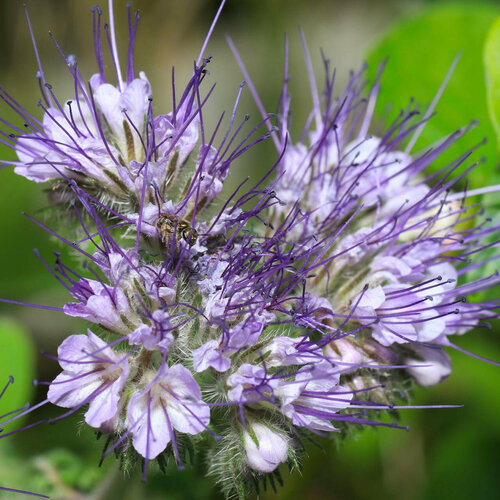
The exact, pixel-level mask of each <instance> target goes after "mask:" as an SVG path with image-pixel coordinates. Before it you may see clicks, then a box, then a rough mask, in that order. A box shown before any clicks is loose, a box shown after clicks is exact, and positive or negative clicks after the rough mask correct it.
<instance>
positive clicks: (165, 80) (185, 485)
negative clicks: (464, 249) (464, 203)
mask: <svg viewBox="0 0 500 500" xmlns="http://www.w3.org/2000/svg"><path fill="white" fill-rule="evenodd" d="M26 3H27V5H28V9H29V12H30V15H31V18H32V23H33V26H34V31H35V34H36V37H37V42H38V47H39V50H40V54H41V57H42V59H43V62H44V69H45V72H46V75H47V79H48V81H49V82H50V83H51V84H52V85H53V86H54V88H55V91H56V93H57V95H58V96H60V97H61V98H62V99H64V98H65V97H67V96H70V95H71V85H72V83H71V80H70V78H69V75H68V74H67V73H66V72H65V71H64V67H63V64H62V61H61V59H60V58H59V56H58V55H57V52H56V50H55V49H54V47H53V45H52V43H51V41H50V39H49V37H48V34H47V32H48V30H49V29H50V30H52V31H53V33H54V34H55V36H56V38H57V40H58V42H59V43H60V44H61V46H62V48H63V50H65V51H66V52H67V53H72V54H76V55H77V58H78V62H79V65H80V68H81V70H82V73H83V74H85V75H89V76H90V75H91V74H92V73H93V72H94V71H95V63H94V58H93V46H92V43H91V40H92V38H91V32H92V17H91V13H90V8H91V7H92V6H93V4H94V3H95V2H94V1H93V0H92V1H88V0H78V1H76V0H71V1H70V0H36V1H35V0H31V1H30V0H28V1H27V2H26ZM218 3H219V2H218V0H213V1H208V0H183V1H182V2H181V1H175V0H136V2H135V3H134V7H136V8H139V9H140V11H141V22H140V28H139V34H138V38H137V45H136V69H143V70H144V71H145V72H146V74H147V75H148V77H149V79H150V81H151V83H152V85H153V90H154V97H155V106H156V109H157V112H158V111H161V112H168V111H169V110H170V102H171V101H170V99H171V91H170V72H171V67H172V66H175V70H176V77H177V82H178V84H179V85H182V83H183V82H185V80H186V78H187V77H188V76H189V74H190V72H191V70H192V65H193V61H194V60H195V59H196V58H197V55H198V52H199V50H200V47H201V44H202V42H203V39H204V37H205V34H206V32H207V30H208V27H209V25H210V23H211V20H212V18H213V16H214V15H215V12H216V10H217V7H218ZM125 5H126V2H125V1H122V0H115V10H116V18H117V25H118V40H119V44H120V46H121V48H122V51H124V50H125V48H126V41H127V37H126V9H125ZM101 6H102V7H103V10H106V5H103V4H102V5H101ZM499 15H500V4H499V3H498V2H486V1H479V0H470V1H468V2H465V1H463V2H456V1H455V2H447V1H446V2H445V1H437V0H436V1H424V0H387V1H381V0H380V1H376V0H364V1H362V0H350V1H340V0H338V1H333V0H229V1H228V4H227V6H226V8H225V10H224V12H223V15H222V18H221V20H220V22H219V24H218V26H217V28H216V30H215V33H214V35H213V37H212V39H211V41H210V44H209V47H208V51H207V53H209V54H211V55H213V56H214V59H213V61H212V63H211V64H210V66H211V67H210V71H211V77H210V79H211V81H212V82H217V87H216V90H215V94H214V98H213V100H212V103H211V105H210V107H209V113H208V115H206V116H207V121H208V122H210V121H211V120H215V119H216V118H217V117H218V115H219V114H220V112H221V111H222V110H223V109H229V108H231V107H232V99H233V96H235V95H236V93H237V90H238V86H239V83H240V81H241V80H242V79H243V77H242V76H241V73H240V71H239V69H238V66H237V64H236V63H235V61H234V58H233V57H232V55H231V52H230V50H229V48H228V46H227V42H226V40H225V35H226V34H229V35H230V36H231V37H232V39H233V41H234V43H235V44H236V46H237V47H238V48H239V50H240V52H241V55H242V57H243V59H244V60H245V62H246V64H247V67H248V70H249V72H250V74H251V75H252V77H253V80H254V83H255V85H256V87H257V88H258V89H259V93H260V95H261V97H262V99H263V101H264V103H265V106H266V108H267V109H268V110H269V111H270V112H272V111H275V110H276V106H277V102H278V98H279V93H280V84H281V78H282V67H283V42H284V33H285V32H288V34H289V37H290V55H291V60H290V72H291V75H292V80H291V91H292V93H293V95H294V98H293V109H294V115H293V127H292V128H293V129H294V130H295V131H296V132H297V134H298V133H299V131H300V129H301V126H302V124H303V121H304V117H305V115H306V114H307V112H308V110H309V109H310V106H311V102H310V98H309V93H308V86H307V80H306V77H307V75H306V69H305V65H304V61H303V57H302V53H301V49H300V39H299V33H298V29H299V27H301V28H303V30H304V32H305V35H306V37H307V40H308V44H309V47H310V50H311V54H312V57H313V63H314V66H315V68H316V70H317V75H318V81H319V82H321V79H322V77H323V73H322V61H321V57H320V51H319V50H320V48H321V49H322V50H323V51H324V53H325V54H326V56H327V57H328V58H329V60H330V61H331V65H332V67H336V68H337V82H338V86H339V87H338V88H339V89H340V88H342V85H343V84H344V83H345V82H346V80H347V78H348V74H349V70H351V69H357V68H359V66H360V65H361V64H362V63H363V62H365V61H366V62H368V65H369V67H368V72H367V75H368V77H373V75H374V73H375V70H376V68H377V65H378V64H379V63H380V62H382V61H383V60H385V59H387V67H386V70H385V72H384V77H383V79H382V88H381V95H380V100H379V104H378V106H377V111H376V116H375V120H374V124H373V130H372V132H373V133H376V132H377V130H382V129H383V127H384V124H387V123H388V121H389V120H390V119H391V117H393V116H395V113H397V112H398V111H399V110H400V109H401V108H403V107H406V105H407V104H408V102H409V99H410V98H413V99H414V100H415V102H416V103H417V105H418V106H419V107H420V108H422V109H425V107H426V106H427V105H428V104H429V102H430V101H431V100H432V98H433V96H434V95H435V93H436V92H437V89H438V87H439V85H440V82H441V80H442V79H443V78H444V76H445V74H446V72H447V70H448V68H449V66H450V65H451V63H452V60H453V59H454V58H455V57H456V56H457V54H459V53H460V54H461V59H460V62H459V64H458V67H457V69H456V71H455V74H454V76H453V78H452V80H451V82H450V83H449V85H448V87H447V90H446V92H445V94H444V96H443V98H442V99H441V103H440V105H439V106H438V114H437V115H436V117H434V118H433V119H432V120H431V122H430V123H429V124H428V125H427V126H426V128H425V131H424V133H423V134H422V138H421V140H420V145H421V146H422V147H423V146H424V145H425V144H429V143H431V142H433V141H435V140H437V139H439V138H440V137H442V136H443V135H445V134H448V133H451V132H452V131H454V130H455V129H457V128H458V127H460V126H462V125H465V124H467V123H469V122H470V121H471V120H472V119H479V120H480V124H479V126H478V127H476V129H475V130H473V131H472V132H471V133H470V134H469V135H468V136H467V137H466V138H465V139H464V140H463V141H461V143H460V145H459V146H458V149H455V152H456V153H458V152H459V151H461V152H463V151H464V150H465V149H467V148H469V147H472V146H473V145H474V144H476V143H477V142H479V141H481V139H482V138H483V137H485V136H487V137H488V138H489V141H488V143H487V144H486V145H485V146H483V147H482V148H480V150H479V151H478V152H477V153H476V159H477V160H479V159H483V160H482V163H481V165H480V166H479V167H478V168H477V169H476V170H475V171H474V172H473V173H472V174H471V175H470V178H469V181H470V184H471V186H472V187H480V186H481V185H484V183H485V182H488V183H492V182H497V183H498V182H499V179H500V174H499V172H498V163H499V155H498V147H497V141H496V138H495V134H494V130H493V127H492V124H491V121H490V117H489V114H488V109H487V104H486V83H485V72H484V65H483V47H484V42H485V37H486V35H487V33H488V29H489V27H490V25H491V24H492V23H493V21H494V20H495V18H496V17H497V16H499ZM0 68H1V70H0V84H1V86H2V87H3V88H5V89H6V90H7V91H9V92H10V93H12V94H13V95H15V97H16V99H17V100H18V101H20V102H21V103H23V104H24V105H25V106H26V107H27V109H29V110H30V111H32V112H33V113H35V114H37V115H40V109H39V108H37V105H36V103H37V100H38V85H37V82H36V79H35V73H36V61H35V58H34V54H33V50H32V47H31V40H30V38H29V33H28V29H27V25H26V20H25V17H24V13H23V2H22V1H17V0H6V1H3V2H0ZM228 97H229V100H228ZM240 109H241V113H242V114H244V113H246V112H249V113H250V114H251V115H252V119H253V120H254V121H255V122H256V121H257V120H258V113H257V111H256V109H255V105H254V104H253V101H252V99H251V97H250V94H249V92H246V93H245V95H244V98H243V100H242V102H241V108H240ZM0 113H1V114H0V116H1V117H3V118H5V119H8V120H11V119H15V118H14V117H13V116H12V114H11V113H10V112H9V110H8V108H7V107H6V106H5V105H2V106H0ZM0 152H1V154H0V158H2V159H6V160H8V159H13V158H14V154H13V152H12V151H10V150H8V149H6V148H4V147H2V146H0ZM275 158H276V155H275V152H274V151H273V149H272V147H271V145H263V146H261V147H259V148H258V150H257V151H255V152H253V153H252V154H250V155H248V157H247V159H246V160H244V161H243V162H242V163H240V165H239V166H237V167H236V168H235V172H234V173H233V180H234V181H236V180H237V178H238V176H243V175H248V174H249V175H251V176H253V177H254V178H258V176H259V175H260V174H261V173H262V172H263V171H264V170H265V169H266V168H267V167H269V165H270V164H271V163H272V162H273V161H274V159H275ZM452 158H453V151H452V152H450V153H449V156H448V157H445V158H444V159H443V160H442V161H443V162H444V161H449V160H451V159H452ZM238 169H239V170H238ZM484 202H485V204H486V205H487V206H488V207H489V209H490V210H491V213H492V216H493V217H494V218H498V206H500V205H499V202H498V200H497V199H495V196H490V197H487V198H486V199H485V200H484ZM47 205H48V200H47V196H46V193H45V192H44V189H43V186H40V185H34V184H33V183H30V182H29V181H27V180H25V179H23V178H21V177H18V176H15V175H14V174H13V172H12V169H11V168H6V169H5V170H3V171H2V172H0V238H1V239H0V241H1V244H0V297H2V298H8V299H15V300H23V301H27V302H32V303H36V304H49V305H54V306H60V305H62V304H63V303H64V302H65V301H67V299H68V297H67V296H66V295H65V293H64V291H63V290H61V287H59V286H58V284H57V282H56V281H55V280H54V279H53V278H51V276H50V275H49V273H48V272H47V270H46V269H45V268H44V266H43V264H42V263H41V262H40V261H39V260H38V259H37V258H36V257H35V255H34V253H33V249H34V248H37V249H39V250H40V252H41V253H42V255H43V256H44V257H45V258H47V259H48V261H49V262H52V260H53V256H52V254H51V252H52V251H54V250H56V251H58V250H61V248H60V247H59V245H58V244H57V242H56V241H54V240H51V239H50V238H49V236H48V235H47V234H46V233H44V232H43V231H42V230H41V229H39V228H37V227H36V226H35V225H34V224H33V223H31V222H30V221H29V220H27V219H26V218H25V217H24V216H23V215H22V212H23V211H24V212H27V213H30V214H32V215H35V216H43V212H44V209H45V207H47ZM492 266H493V267H490V269H489V272H491V271H493V270H494V265H493V264H492ZM490 296H491V297H492V298H498V296H499V290H498V289H497V290H493V291H492V292H491V295H490ZM84 328H85V325H84V324H83V323H80V322H78V321H76V320H71V319H69V318H65V317H64V316H63V315H61V314H59V313H55V312H47V311H43V310H35V309H27V308H22V307H16V306H10V305H6V304H0V385H1V384H2V383H3V381H6V380H7V377H8V375H9V374H12V375H14V376H15V378H16V382H15V384H14V385H13V386H12V387H9V389H8V391H7V393H6V394H5V395H4V397H3V398H2V400H1V401H0V414H1V413H3V412H5V411H7V410H10V409H12V408H13V407H15V406H21V405H23V404H24V403H25V402H26V401H28V400H31V401H34V400H42V399H43V398H44V391H45V388H44V386H40V387H38V388H35V387H33V386H32V385H31V379H34V378H36V379H39V380H50V379H51V378H53V377H54V376H55V374H56V373H57V372H58V367H57V364H56V363H55V362H54V361H52V360H50V359H49V358H48V357H47V356H44V355H42V354H41V352H48V353H54V352H55V351H56V349H57V345H58V344H59V343H60V342H61V340H62V339H63V338H64V337H65V336H66V335H68V334H71V333H78V332H81V331H83V329H84ZM499 331H500V329H499V326H498V324H497V325H493V328H492V329H491V330H484V331H474V332H472V333H470V334H469V335H467V336H465V337H463V338H460V339H458V341H457V342H458V343H459V344H460V345H461V346H462V347H464V348H466V349H468V350H470V351H473V352H475V353H478V354H482V355H484V356H487V357H489V358H492V359H496V360H500V335H499ZM451 354H452V357H453V364H454V371H453V373H452V375H451V376H450V377H449V379H448V380H447V381H446V382H444V383H443V384H441V385H440V386H438V387H434V388H431V389H425V390H421V389H419V390H416V391H415V398H414V401H415V403H416V404H438V403H448V404H454V403H458V404H463V405H464V407H463V408H459V409H452V410H451V409H448V410H407V411H402V412H401V422H402V423H403V424H405V425H406V424H408V425H410V427H411V431H410V432H405V431H397V430H392V429H379V430H373V429H367V430H365V431H364V432H362V433H361V434H360V435H359V436H358V437H357V438H356V439H351V440H348V441H345V442H343V443H340V444H339V443H336V442H333V441H332V442H328V441H324V442H322V443H321V444H322V448H317V449H316V448H312V449H310V450H309V456H308V457H307V458H306V459H305V460H304V470H303V474H302V475H299V474H297V473H296V474H295V475H293V476H289V475H288V473H287V472H285V471H284V472H283V476H284V480H285V486H284V488H281V489H280V491H279V495H280V498H282V499H284V500H285V499H286V500H288V499H290V500H292V499H296V498H304V499H307V500H309V499H311V500H312V499H332V500H352V499H361V500H364V499H370V500H371V499H373V500H377V499H409V500H418V499H438V498H439V499H462V498H463V499H465V498H467V499H475V498H481V499H490V498H491V499H494V498H499V497H500V417H499V415H500V390H499V388H500V368H498V367H495V366H492V365H489V364H486V363H483V362H481V361H478V360H475V359H473V358H471V357H468V356H465V355H463V354H460V353H458V352H455V353H451ZM57 414H58V413H57V409H54V408H52V409H47V410H42V411H41V412H39V413H38V417H40V416H47V415H50V416H54V415H57ZM34 418H35V417H33V419H34ZM30 421H32V420H29V419H28V420H25V422H24V423H29V422H30ZM82 421H83V418H82V414H78V415H74V416H73V417H71V418H69V419H67V420H65V421H62V422H59V423H57V424H56V425H54V426H43V427H38V428H34V429H31V430H28V431H26V432H23V433H21V434H19V435H16V436H13V437H12V438H9V439H6V440H2V441H0V485H3V486H10V487H18V488H27V489H32V490H35V491H39V492H42V493H48V494H50V495H51V497H52V498H55V499H59V500H77V499H87V500H91V499H92V500H98V499H103V500H104V499H106V500H107V499H114V498H116V499H122V498H123V499H132V498H133V499H136V498H144V499H153V500H154V499H163V498H165V499H167V498H168V499H169V500H176V499H179V500H180V499H185V500H187V499H195V500H197V499H218V498H219V493H218V491H217V489H216V488H215V487H214V486H213V484H212V482H211V480H210V479H206V478H204V477H203V474H202V470H203V464H202V463H196V464H193V466H192V467H190V468H188V470H187V471H184V472H178V471H176V470H171V471H170V474H169V475H168V476H167V477H165V476H163V475H161V474H159V473H157V472H155V470H154V468H152V470H151V474H150V479H149V481H148V483H147V484H143V483H141V482H140V481H139V478H138V477H136V476H134V474H132V477H130V478H125V477H123V475H122V473H121V472H119V471H117V470H116V469H115V466H114V464H113V462H114V460H113V459H108V461H106V462H105V463H104V464H103V466H102V467H101V468H97V462H98V459H99V454H100V451H101V446H102V444H103V443H101V442H98V443H97V444H96V442H95V436H94V434H93V432H92V431H91V430H90V429H89V428H88V427H85V426H83V425H80V423H81V422H82ZM2 495H3V496H2ZM0 497H1V498H22V495H21V496H15V497H14V496H13V495H9V494H2V493H0ZM261 497H264V498H268V499H270V498H275V494H274V493H273V492H267V493H264V494H263V495H261Z"/></svg>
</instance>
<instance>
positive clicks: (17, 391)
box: [0, 317, 35, 430]
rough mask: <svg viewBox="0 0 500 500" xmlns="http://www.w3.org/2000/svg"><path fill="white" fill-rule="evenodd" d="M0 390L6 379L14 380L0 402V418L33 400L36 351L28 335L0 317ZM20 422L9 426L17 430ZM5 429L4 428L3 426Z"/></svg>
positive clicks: (10, 321) (13, 322) (19, 327)
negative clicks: (10, 377) (11, 378)
mask: <svg viewBox="0 0 500 500" xmlns="http://www.w3.org/2000/svg"><path fill="white" fill-rule="evenodd" d="M0 345H1V348H0V387H1V388H2V389H3V387H4V386H5V384H6V383H7V381H8V379H9V376H11V375H12V376H13V377H14V384H12V385H10V386H9V387H8V388H7V390H6V391H5V394H4V395H3V396H2V399H0V415H4V414H5V413H8V412H10V411H12V410H15V409H17V408H20V407H22V406H24V405H25V404H26V403H27V402H29V401H30V400H31V398H32V396H33V384H32V381H33V378H34V374H35V349H34V346H33V341H32V339H31V337H30V335H29V333H28V332H27V331H26V330H25V329H24V328H23V327H22V326H21V325H19V323H17V322H15V321H14V320H13V319H8V318H1V317H0ZM21 423H22V419H19V420H16V421H15V422H14V423H13V424H11V425H10V426H8V429H9V430H12V428H17V427H20V426H21ZM6 428H7V426H6Z"/></svg>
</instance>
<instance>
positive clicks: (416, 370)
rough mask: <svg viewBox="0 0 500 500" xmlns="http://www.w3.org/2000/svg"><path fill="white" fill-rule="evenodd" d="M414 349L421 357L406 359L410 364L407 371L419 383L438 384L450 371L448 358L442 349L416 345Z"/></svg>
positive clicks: (422, 384) (425, 384) (424, 385)
mask: <svg viewBox="0 0 500 500" xmlns="http://www.w3.org/2000/svg"><path fill="white" fill-rule="evenodd" d="M415 351H416V353H417V354H418V355H419V356H420V357H421V358H422V359H421V360H420V359H407V360H406V364H407V365H410V368H408V372H409V373H410V375H412V377H413V378H414V379H415V380H416V381H417V383H418V384H419V385H421V386H423V387H427V386H430V385H436V384H439V383H440V382H443V381H444V380H445V379H446V378H447V377H448V375H449V374H450V373H451V362H450V358H449V357H448V355H447V354H446V353H445V352H444V351H443V350H442V349H439V348H420V347H418V348H415Z"/></svg>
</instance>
